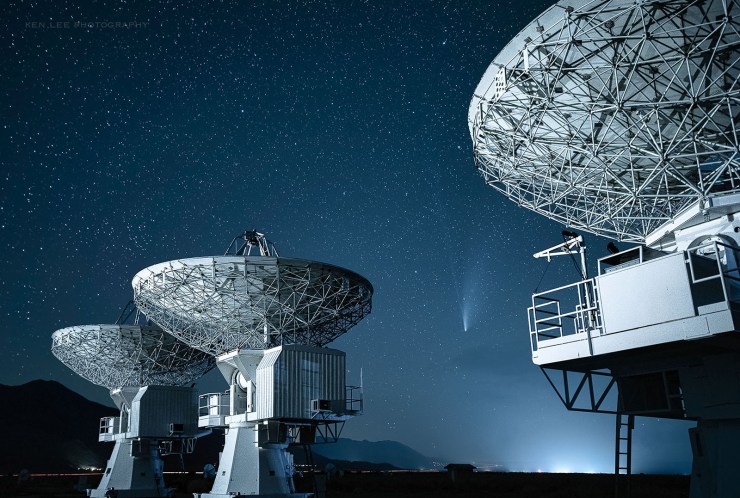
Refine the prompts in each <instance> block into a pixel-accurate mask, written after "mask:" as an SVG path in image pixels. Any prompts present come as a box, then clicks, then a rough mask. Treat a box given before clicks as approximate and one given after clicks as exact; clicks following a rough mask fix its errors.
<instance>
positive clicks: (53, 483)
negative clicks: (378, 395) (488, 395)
mask: <svg viewBox="0 0 740 498" xmlns="http://www.w3.org/2000/svg"><path fill="white" fill-rule="evenodd" d="M324 477H325V476H324ZM80 479H81V477H80V476H34V477H32V478H31V479H29V480H27V481H24V482H20V481H19V480H18V477H17V476H2V477H0V498H11V497H24V498H29V497H39V498H47V497H58V498H73V497H75V498H79V497H83V496H84V493H83V492H81V491H76V490H75V485H78V484H81V483H80ZM82 479H86V482H87V485H88V486H94V485H95V484H96V483H97V481H98V479H99V477H98V476H89V477H83V478H82ZM167 479H168V484H169V485H170V486H173V487H175V488H176V489H177V491H176V495H175V496H178V497H186V496H187V497H191V496H192V494H190V493H192V492H193V491H207V485H206V483H205V482H204V481H203V480H202V479H199V478H198V476H196V475H193V474H182V475H171V476H167ZM321 481H323V480H320V482H321ZM204 485H205V486H206V488H205V489H203V486H204ZM308 485H309V481H308V480H307V479H306V478H304V479H303V480H302V481H300V480H299V482H298V486H299V487H303V488H304V489H305V488H306V487H307V486H308ZM325 485H326V498H350V497H351V498H363V497H368V498H369V497H371V496H372V497H378V496H382V497H383V498H402V497H403V498H406V497H408V498H417V497H418V498H421V497H425V498H435V497H455V498H467V497H471V498H472V497H476V498H478V497H483V496H485V497H491V498H509V497H511V498H514V497H516V498H540V497H542V498H560V497H562V498H604V497H613V496H615V494H614V491H615V480H614V476H612V475H603V474H523V473H476V474H473V475H471V476H469V477H467V478H462V479H459V480H458V481H457V482H452V481H451V480H450V478H449V475H448V474H446V473H432V472H424V473H417V472H403V473H396V472H394V473H363V474H345V475H342V476H339V475H337V476H331V477H330V478H328V479H327V480H326V483H325ZM78 487H79V486H78ZM81 487H82V488H84V487H85V485H83V486H81ZM321 487H323V486H321ZM306 490H308V489H306ZM631 491H632V493H631V495H630V496H631V498H683V497H686V498H687V497H688V496H689V478H688V476H660V475H635V476H632V480H631ZM626 496H628V495H627V494H620V498H621V497H626Z"/></svg>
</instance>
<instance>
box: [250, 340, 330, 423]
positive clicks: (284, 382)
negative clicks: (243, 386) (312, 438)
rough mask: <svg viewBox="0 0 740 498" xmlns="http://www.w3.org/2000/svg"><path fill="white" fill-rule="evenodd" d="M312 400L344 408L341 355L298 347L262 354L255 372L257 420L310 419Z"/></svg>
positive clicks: (321, 349)
mask: <svg viewBox="0 0 740 498" xmlns="http://www.w3.org/2000/svg"><path fill="white" fill-rule="evenodd" d="M315 399H320V400H329V401H332V402H337V401H341V404H340V403H332V406H337V405H339V406H342V407H343V406H344V399H345V354H344V352H342V351H337V350H335V349H328V348H316V347H311V346H300V345H290V346H282V347H279V348H275V349H272V350H269V351H266V352H265V357H264V358H263V360H262V361H261V362H260V365H259V367H258V368H257V417H258V419H261V420H264V419H267V418H291V419H310V418H311V416H312V412H311V401H312V400H315Z"/></svg>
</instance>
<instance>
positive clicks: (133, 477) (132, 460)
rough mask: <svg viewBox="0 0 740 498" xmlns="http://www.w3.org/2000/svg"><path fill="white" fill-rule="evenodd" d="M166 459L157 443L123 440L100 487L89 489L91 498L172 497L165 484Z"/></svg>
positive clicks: (109, 461) (118, 444)
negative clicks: (163, 458)
mask: <svg viewBox="0 0 740 498" xmlns="http://www.w3.org/2000/svg"><path fill="white" fill-rule="evenodd" d="M162 468H163V464H162V459H160V458H159V452H158V451H157V448H156V446H155V443H154V442H150V441H146V440H144V441H139V442H134V441H132V440H130V439H119V440H117V441H116V445H115V446H114V448H113V453H112V454H111V457H110V459H109V460H108V463H107V465H106V468H105V473H104V474H103V478H102V480H101V481H100V485H99V486H98V487H97V488H96V489H88V490H87V495H88V496H89V497H91V498H107V497H113V498H148V497H162V496H170V495H171V494H172V491H173V490H172V489H167V488H165V487H164V478H163V476H162Z"/></svg>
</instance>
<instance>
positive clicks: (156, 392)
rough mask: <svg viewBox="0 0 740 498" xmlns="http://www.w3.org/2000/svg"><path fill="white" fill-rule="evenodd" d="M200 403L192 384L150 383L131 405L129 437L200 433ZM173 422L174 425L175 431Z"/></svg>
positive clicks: (180, 435)
mask: <svg viewBox="0 0 740 498" xmlns="http://www.w3.org/2000/svg"><path fill="white" fill-rule="evenodd" d="M197 414H198V403H197V399H196V396H195V391H194V390H193V389H191V388H189V387H170V386H148V387H144V388H142V389H141V390H140V391H139V393H138V394H137V396H136V398H134V401H133V403H132V406H131V424H130V430H129V434H128V437H131V438H138V437H160V438H161V437H169V436H174V437H187V436H191V437H192V436H193V435H195V434H196V433H197V432H198V420H197ZM171 424H175V427H174V429H175V431H174V432H173V431H172V427H171Z"/></svg>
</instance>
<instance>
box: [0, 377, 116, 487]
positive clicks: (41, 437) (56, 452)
mask: <svg viewBox="0 0 740 498" xmlns="http://www.w3.org/2000/svg"><path fill="white" fill-rule="evenodd" d="M0 404H2V407H3V408H2V410H0V430H2V439H3V443H2V447H3V450H2V451H0V472H3V473H9V472H18V471H19V470H21V469H24V468H25V469H28V470H30V471H31V472H67V471H70V470H75V469H77V468H80V467H102V466H103V465H104V464H105V461H106V459H107V458H108V456H109V455H110V452H111V450H112V449H113V446H112V445H104V444H102V443H98V427H99V425H100V418H101V417H107V416H111V415H116V414H117V410H115V409H114V408H111V407H109V406H104V405H101V404H98V403H94V402H92V401H88V400H87V399H85V398H83V397H82V396H80V395H79V394H77V393H75V392H74V391H71V390H69V389H67V388H66V387H64V386H63V385H62V384H60V383H58V382H54V381H47V380H34V381H32V382H29V383H28V384H23V385H21V386H4V385H0Z"/></svg>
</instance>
